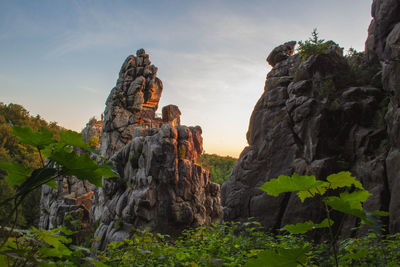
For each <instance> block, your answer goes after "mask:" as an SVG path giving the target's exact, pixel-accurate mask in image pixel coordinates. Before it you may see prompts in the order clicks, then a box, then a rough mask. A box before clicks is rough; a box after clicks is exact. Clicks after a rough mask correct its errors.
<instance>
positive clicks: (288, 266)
mask: <svg viewBox="0 0 400 267" xmlns="http://www.w3.org/2000/svg"><path fill="white" fill-rule="evenodd" d="M309 250H310V249H309V248H308V247H303V248H290V249H284V248H280V249H278V250H277V251H276V250H273V249H268V250H264V251H262V252H260V253H259V254H258V256H257V258H256V259H252V260H250V261H248V262H247V263H246V264H245V265H244V266H245V267H261V266H263V267H297V266H298V264H299V263H300V264H302V265H304V264H306V263H307V259H308V258H307V255H306V253H307V252H308V251H309Z"/></svg>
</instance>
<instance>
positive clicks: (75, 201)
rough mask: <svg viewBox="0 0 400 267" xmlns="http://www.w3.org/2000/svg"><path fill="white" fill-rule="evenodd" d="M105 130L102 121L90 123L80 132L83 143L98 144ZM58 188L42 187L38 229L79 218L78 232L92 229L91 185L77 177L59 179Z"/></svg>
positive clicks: (63, 223) (56, 225)
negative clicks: (90, 215) (90, 214)
mask: <svg viewBox="0 0 400 267" xmlns="http://www.w3.org/2000/svg"><path fill="white" fill-rule="evenodd" d="M102 128H103V121H102V120H101V121H98V120H96V119H95V118H92V119H90V120H89V122H88V123H87V124H86V127H85V128H84V129H83V130H82V132H81V133H82V136H83V140H84V141H85V142H90V141H91V140H93V138H96V140H97V141H98V140H99V138H100V136H101V134H102ZM99 147H100V144H97V148H99ZM57 184H58V188H57V190H53V188H51V187H50V186H47V185H43V187H42V195H41V199H40V210H41V213H40V221H39V228H41V229H51V228H56V227H59V226H62V225H65V224H66V223H67V221H66V220H65V218H76V217H79V220H80V221H81V222H82V225H81V226H82V227H81V228H82V229H75V230H86V228H88V227H89V212H90V210H91V208H92V198H93V192H92V185H91V184H90V183H89V182H87V181H81V180H79V179H77V178H76V177H74V176H68V177H59V178H58V180H57Z"/></svg>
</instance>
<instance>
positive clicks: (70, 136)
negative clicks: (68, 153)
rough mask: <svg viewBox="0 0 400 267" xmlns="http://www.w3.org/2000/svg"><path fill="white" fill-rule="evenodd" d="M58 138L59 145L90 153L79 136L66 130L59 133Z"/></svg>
mask: <svg viewBox="0 0 400 267" xmlns="http://www.w3.org/2000/svg"><path fill="white" fill-rule="evenodd" d="M59 136H60V144H64V145H68V146H75V147H80V148H83V149H85V150H86V151H90V147H89V146H88V145H87V144H86V143H85V142H84V141H83V137H82V135H81V134H79V133H77V132H74V131H71V130H67V131H64V132H61V133H60V134H59Z"/></svg>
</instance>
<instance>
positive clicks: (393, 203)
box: [221, 0, 400, 236]
mask: <svg viewBox="0 0 400 267" xmlns="http://www.w3.org/2000/svg"><path fill="white" fill-rule="evenodd" d="M399 8H400V5H399V1H395V0H393V1H391V0H382V1H374V4H373V12H372V13H373V15H374V20H373V22H372V23H371V27H370V35H369V37H368V40H367V45H366V47H367V48H366V54H367V57H365V56H362V55H354V56H352V57H350V58H345V57H343V56H342V55H340V49H330V52H329V53H328V54H319V55H312V56H311V57H309V58H308V59H307V60H304V61H303V60H301V59H300V58H299V57H298V56H297V55H294V56H292V54H293V47H294V44H293V42H288V43H285V44H284V45H282V46H279V47H277V48H275V49H274V50H273V51H272V53H271V55H270V56H269V57H268V62H269V63H270V64H271V65H272V66H273V68H272V70H271V71H270V72H269V74H268V75H267V79H266V82H265V87H264V93H263V94H262V96H261V98H260V99H259V101H258V102H257V104H256V106H255V108H254V110H253V113H252V115H251V119H250V125H249V130H248V132H247V140H248V144H249V145H248V146H247V147H246V148H245V149H244V150H243V152H242V153H241V155H240V158H239V160H238V162H237V164H236V166H235V167H234V169H233V171H232V174H231V176H230V178H229V180H228V181H227V182H226V183H224V185H223V186H222V190H221V191H222V195H221V197H222V203H223V206H224V219H225V220H246V219H247V218H248V217H255V218H256V219H258V220H259V221H260V222H262V223H263V225H264V226H266V227H267V228H270V229H278V228H280V227H282V226H283V225H285V224H288V223H297V222H304V221H305V220H309V219H312V220H314V221H321V220H322V219H323V218H324V216H323V214H324V213H323V207H321V206H319V204H318V203H317V201H315V200H313V199H308V200H306V202H305V204H302V203H300V201H299V200H298V198H297V196H296V195H295V194H290V193H288V194H283V195H281V196H279V197H270V196H267V195H266V194H265V193H264V192H262V191H261V190H259V189H258V187H259V186H261V185H262V184H263V183H265V182H266V181H268V180H269V179H271V178H276V177H278V176H279V175H281V174H286V175H291V174H292V173H293V172H296V173H298V174H308V175H311V174H313V175H316V177H318V178H320V179H325V178H326V176H327V175H329V174H331V173H336V172H339V171H342V170H349V171H350V172H351V173H352V174H353V175H354V176H356V177H357V178H358V179H359V180H360V181H361V182H362V183H363V185H364V187H365V188H366V189H367V190H369V191H370V192H371V193H373V196H372V197H370V198H369V199H368V200H367V201H366V203H365V208H366V209H367V210H376V209H380V210H389V211H390V212H391V216H390V230H391V231H399V230H400V219H399V218H400V217H399V215H400V211H399V209H398V207H399V202H400V198H399V197H397V196H394V194H391V192H395V191H398V190H400V178H399V176H400V168H399V164H398V162H400V150H399V149H400V143H399V142H398V136H399V135H398V129H400V128H399V118H400V115H399V114H400V109H398V108H397V107H398V106H399V101H400V99H399V95H400V78H399V77H400V65H399V61H398V60H399V55H400V50H399V47H400V46H399V41H400V30H399V29H400V23H399V22H400V10H399ZM367 58H368V60H367ZM379 61H381V62H382V64H383V71H382V72H381V69H382V68H381V65H380V64H379ZM381 78H382V79H381ZM389 99H390V104H389V108H388V101H389ZM387 110H388V113H387V115H386V121H385V114H386V111H387ZM389 149H390V152H389ZM337 219H340V220H341V221H342V224H341V225H340V227H339V226H338V225H336V227H337V228H340V229H336V230H337V231H340V232H341V233H342V234H343V235H344V236H349V235H351V234H355V233H354V232H352V230H351V229H352V228H353V227H355V226H357V224H358V223H359V222H358V221H357V220H355V219H353V218H349V217H347V216H343V217H341V215H340V214H337Z"/></svg>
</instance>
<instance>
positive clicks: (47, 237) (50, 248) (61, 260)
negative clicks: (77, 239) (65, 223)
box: [0, 227, 92, 266]
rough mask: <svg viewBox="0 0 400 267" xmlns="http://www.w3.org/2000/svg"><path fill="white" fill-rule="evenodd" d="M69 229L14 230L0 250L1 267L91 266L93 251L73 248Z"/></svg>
mask: <svg viewBox="0 0 400 267" xmlns="http://www.w3.org/2000/svg"><path fill="white" fill-rule="evenodd" d="M71 234H72V232H71V231H69V230H68V229H66V228H58V229H53V230H50V231H47V230H38V229H36V228H34V227H32V228H31V229H30V230H29V231H28V230H15V231H13V237H10V238H8V240H7V242H6V243H5V245H4V246H3V247H2V248H0V266H90V264H89V263H90V262H91V261H92V259H91V258H89V253H90V250H89V249H87V248H82V247H77V246H73V245H71V239H70V238H68V236H69V235H71Z"/></svg>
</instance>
